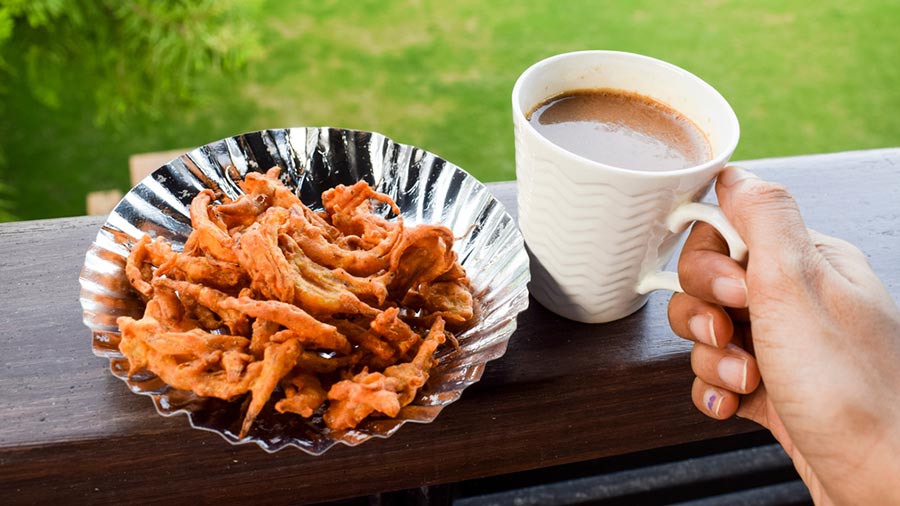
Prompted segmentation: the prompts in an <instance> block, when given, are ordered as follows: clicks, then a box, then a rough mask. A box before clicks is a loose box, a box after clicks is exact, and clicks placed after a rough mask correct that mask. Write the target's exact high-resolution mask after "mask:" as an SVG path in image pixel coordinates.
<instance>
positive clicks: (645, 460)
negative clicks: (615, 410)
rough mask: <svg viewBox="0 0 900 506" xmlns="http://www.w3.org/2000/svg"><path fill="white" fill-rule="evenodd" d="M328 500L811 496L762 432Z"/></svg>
mask: <svg viewBox="0 0 900 506" xmlns="http://www.w3.org/2000/svg"><path fill="white" fill-rule="evenodd" d="M324 504H327V505H329V506H400V505H403V506H406V505H415V506H423V505H429V506H436V505H453V506H505V505H515V506H543V505H547V506H551V505H552V506H557V505H587V504H591V505H594V504H596V505H601V506H619V505H647V506H653V505H664V504H665V505H669V504H678V505H682V506H687V505H691V506H713V505H735V506H794V505H804V504H812V500H811V498H810V496H809V492H808V490H807V488H806V486H805V485H804V484H803V482H802V481H800V477H799V476H798V475H797V473H796V471H795V470H794V467H793V465H792V464H791V460H790V458H789V457H788V456H787V455H786V454H785V453H784V451H783V450H782V449H781V446H780V445H778V444H777V443H776V442H775V440H774V439H773V438H772V436H771V435H770V434H769V433H768V432H765V431H760V432H753V433H749V434H741V435H737V436H730V437H725V438H719V439H713V440H708V441H702V442H698V443H689V444H684V445H678V446H672V447H667V448H660V449H657V450H652V451H646V452H639V453H634V454H630V455H625V456H621V457H615V458H607V459H599V460H594V461H587V462H580V463H577V464H570V465H564V466H557V467H551V468H547V469H541V470H537V471H529V472H522V473H514V474H508V475H503V476H496V477H492V478H486V479H479V480H469V481H464V482H460V483H454V484H449V485H442V486H436V487H422V488H419V489H411V490H402V491H397V492H390V493H384V494H379V495H375V496H367V497H358V498H355V499H349V500H345V501H339V502H332V503H324Z"/></svg>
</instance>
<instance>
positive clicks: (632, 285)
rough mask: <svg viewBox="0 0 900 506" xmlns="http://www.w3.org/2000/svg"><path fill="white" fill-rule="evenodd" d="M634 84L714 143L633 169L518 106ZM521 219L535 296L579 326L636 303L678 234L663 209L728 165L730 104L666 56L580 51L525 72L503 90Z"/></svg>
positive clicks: (734, 126)
mask: <svg viewBox="0 0 900 506" xmlns="http://www.w3.org/2000/svg"><path fill="white" fill-rule="evenodd" d="M590 88H610V89H618V90H625V91H631V92H636V93H639V94H641V95H644V96H647V97H650V98H653V99H655V100H657V101H659V102H662V103H663V104H666V105H668V106H670V107H672V108H674V109H675V110H677V111H679V112H681V113H682V114H683V115H685V116H686V117H688V118H689V119H691V120H692V121H693V122H694V123H695V124H696V125H697V126H698V127H700V129H701V130H702V131H703V132H704V134H705V135H706V137H707V139H708V140H709V142H710V145H711V147H712V152H713V157H712V159H711V160H709V161H708V162H706V163H704V164H701V165H698V166H695V167H690V168H686V169H680V170H673V171H653V172H649V171H635V170H626V169H620V168H616V167H612V166H609V165H605V164H602V163H599V162H596V161H593V160H589V159H586V158H583V157H581V156H578V155H575V154H573V153H571V152H569V151H566V150H565V149H563V148H561V147H559V146H557V145H556V144H553V143H552V142H550V141H549V140H547V139H546V138H544V137H543V136H541V135H540V134H539V133H538V132H537V131H536V130H535V129H534V127H533V126H532V125H531V124H530V123H529V122H528V119H527V117H526V116H527V114H528V113H529V112H530V111H531V110H532V109H533V108H534V107H535V106H536V105H538V104H540V103H542V102H544V101H545V100H546V99H548V98H551V97H554V96H556V95H559V94H561V93H563V92H566V91H568V90H575V89H590ZM512 102H513V123H514V127H515V151H516V180H517V184H518V206H519V227H520V228H521V230H522V235H523V236H524V238H525V243H526V246H527V247H528V251H529V255H530V256H531V271H532V272H531V274H532V280H531V285H530V292H531V293H532V295H533V296H534V297H535V299H537V300H538V302H540V303H541V304H542V305H544V306H545V307H547V308H548V309H550V310H551V311H553V312H555V313H557V314H559V315H561V316H564V317H566V318H569V319H572V320H577V321H581V322H587V323H601V322H607V321H612V320H616V319H619V318H622V317H624V316H627V315H629V314H631V313H633V312H634V311H636V310H638V309H640V307H641V306H643V305H644V303H646V301H647V295H646V294H643V295H642V294H641V293H639V291H638V288H637V287H638V285H639V284H640V282H641V280H642V279H644V278H645V277H646V276H648V275H651V274H653V273H657V272H658V271H659V270H660V269H661V268H662V267H663V266H665V264H666V263H667V262H668V261H669V259H670V258H671V257H672V254H673V253H674V248H675V246H676V245H677V244H678V240H679V238H680V233H678V232H673V231H671V230H670V229H669V226H668V224H667V219H668V217H669V216H670V215H671V214H672V213H673V211H675V210H676V209H677V208H678V207H679V206H681V205H682V204H685V203H686V202H692V201H697V200H699V199H700V198H702V197H703V195H704V194H705V193H706V192H707V191H708V190H709V187H710V185H711V183H712V181H713V180H714V179H715V177H716V175H717V174H718V173H719V171H721V170H722V169H723V168H724V167H725V164H726V163H727V162H728V160H729V158H730V157H731V154H732V153H733V152H734V149H735V147H736V146H737V141H738V137H739V127H738V121H737V117H736V116H735V114H734V111H733V110H732V109H731V107H730V106H729V105H728V102H727V101H726V100H725V99H724V98H723V97H722V96H721V95H720V94H719V93H718V92H717V91H716V90H715V89H713V88H712V87H711V86H710V85H708V84H706V83H705V82H704V81H702V80H701V79H700V78H698V77H696V76H694V75H693V74H690V73H689V72H687V71H685V70H683V69H680V68H678V67H676V66H674V65H671V64H668V63H665V62H662V61H659V60H656V59H653V58H649V57H646V56H640V55H635V54H630V53H622V52H616V51H579V52H575V53H566V54H561V55H557V56H554V57H551V58H548V59H546V60H542V61H540V62H538V63H536V64H534V65H533V66H531V67H530V68H529V69H528V70H526V71H525V72H524V73H523V74H522V75H521V76H520V77H519V79H518V81H517V82H516V85H515V87H514V88H513V94H512ZM648 169H649V168H648Z"/></svg>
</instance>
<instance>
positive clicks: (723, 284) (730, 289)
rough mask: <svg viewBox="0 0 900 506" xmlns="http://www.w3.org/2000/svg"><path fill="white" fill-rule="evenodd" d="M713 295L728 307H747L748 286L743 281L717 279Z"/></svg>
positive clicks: (713, 284)
mask: <svg viewBox="0 0 900 506" xmlns="http://www.w3.org/2000/svg"><path fill="white" fill-rule="evenodd" d="M712 292H713V295H715V296H716V298H717V299H718V300H719V302H721V303H722V304H724V305H726V306H728V307H735V308H741V307H747V284H746V283H745V282H744V280H743V279H735V278H716V279H714V280H713V283H712Z"/></svg>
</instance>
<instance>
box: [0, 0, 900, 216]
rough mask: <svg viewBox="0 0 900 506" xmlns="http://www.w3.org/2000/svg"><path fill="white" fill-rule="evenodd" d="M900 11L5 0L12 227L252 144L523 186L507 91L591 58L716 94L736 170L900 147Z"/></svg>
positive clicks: (705, 2) (6, 197)
mask: <svg viewBox="0 0 900 506" xmlns="http://www.w3.org/2000/svg"><path fill="white" fill-rule="evenodd" d="M898 22H900V2H897V1H896V0H856V1H854V2H845V1H843V0H797V1H794V2H783V1H781V0H756V1H751V0H741V1H739V0H731V1H729V0H694V1H690V2H688V1H670V0H633V1H625V0H621V1H605V2H597V1H595V0H570V1H567V2H557V1H555V0H521V1H517V2H512V1H506V0H499V1H497V2H482V1H481V0H455V1H453V2H446V1H442V2H438V1H429V0H403V1H388V0H378V1H374V0H357V1H354V2H346V1H343V2H342V1H337V0H315V1H312V0H255V1H239V0H224V1H212V0H201V1H194V2H189V1H179V0H28V1H25V0H0V220H8V219H10V218H11V217H12V215H15V216H16V217H18V218H19V219H34V218H46V217H55V216H71V215H78V214H83V213H84V212H85V195H86V193H87V192H90V191H94V190H106V189H119V190H121V191H127V189H128V188H129V186H130V183H129V181H128V157H129V155H131V154H135V153H142V152H148V151H158V150H171V149H179V148H183V149H189V148H192V147H195V146H198V145H202V144H205V143H208V142H211V141H214V140H216V139H219V138H222V137H226V136H229V135H234V134H237V133H240V132H245V131H251V130H257V129H262V128H275V127H288V126H326V125H327V126H340V127H348V128H357V129H364V130H376V131H379V132H382V133H384V134H386V135H388V136H390V137H392V138H394V139H395V140H397V141H400V142H404V143H410V144H415V145H418V146H421V147H423V148H425V149H428V150H430V151H433V152H435V153H438V154H440V155H442V156H444V157H446V158H447V159H449V160H451V161H453V162H455V163H457V164H458V165H460V166H462V167H463V168H465V169H467V170H468V171H470V172H472V173H473V174H475V175H476V176H477V177H479V178H481V179H482V180H485V181H494V180H508V179H513V178H514V177H515V168H514V160H513V146H512V127H511V119H510V114H511V113H510V105H509V94H510V91H511V89H512V85H513V83H514V81H515V79H516V77H517V76H518V75H519V74H520V73H521V72H522V71H523V70H524V69H525V68H527V67H528V65H530V64H531V63H533V62H535V61H537V60H540V59H542V58H545V57H547V56H550V55H552V54H556V53H560V52H565V51H573V50H579V49H617V50H623V51H632V52H637V53H642V54H647V55H651V56H654V57H657V58H661V59H664V60H668V61H670V62H672V63H675V64H676V65H679V66H681V67H684V68H686V69H688V70H690V71H692V72H694V73H695V74H697V75H699V76H700V77H702V78H703V79H705V80H706V81H708V82H709V83H710V84H712V85H713V86H715V87H716V88H717V89H719V90H720V91H721V92H722V94H723V95H724V96H725V97H726V98H727V99H728V100H729V102H731V104H732V106H733V107H734V108H735V110H736V111H737V113H738V117H739V118H740V120H741V126H742V139H741V144H740V146H739V148H738V151H737V153H736V154H735V158H736V159H747V158H761V157H769V156H784V155H795V154H804V153H817V152H832V151H841V150H850V149H867V148H875V147H886V146H900V114H898V111H900V91H898V90H900V65H898V64H897V62H898V60H897V48H898V47H900V30H897V29H896V26H897V24H898Z"/></svg>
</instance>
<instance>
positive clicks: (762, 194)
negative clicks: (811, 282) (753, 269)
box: [716, 166, 815, 269]
mask: <svg viewBox="0 0 900 506" xmlns="http://www.w3.org/2000/svg"><path fill="white" fill-rule="evenodd" d="M716 194H717V195H718V198H719V206H721V207H722V211H723V212H724V213H725V216H727V217H728V220H729V221H730V222H731V224H732V225H734V228H735V229H736V230H737V232H738V234H740V236H741V238H742V239H743V240H744V242H745V243H746V244H747V249H748V250H749V251H750V256H751V258H755V259H757V260H759V259H761V258H763V257H765V258H768V259H769V260H773V261H775V262H776V263H778V264H780V265H781V268H782V269H783V268H785V267H790V266H791V265H796V266H797V267H800V265H797V262H801V261H802V259H803V258H810V257H809V254H810V253H811V252H814V250H815V247H814V245H813V243H812V241H811V240H810V237H809V233H808V231H807V229H806V225H804V223H803V218H802V217H801V216H800V209H799V208H798V207H797V202H796V201H795V200H794V197H792V196H791V194H790V192H789V191H788V190H787V188H785V187H784V186H782V185H780V184H778V183H772V182H769V181H764V180H762V179H760V178H759V177H757V176H756V175H755V174H753V173H752V172H749V171H747V170H745V169H743V168H740V167H735V166H731V167H728V168H726V169H725V170H724V171H723V172H722V173H721V174H719V178H718V181H717V182H716Z"/></svg>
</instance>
